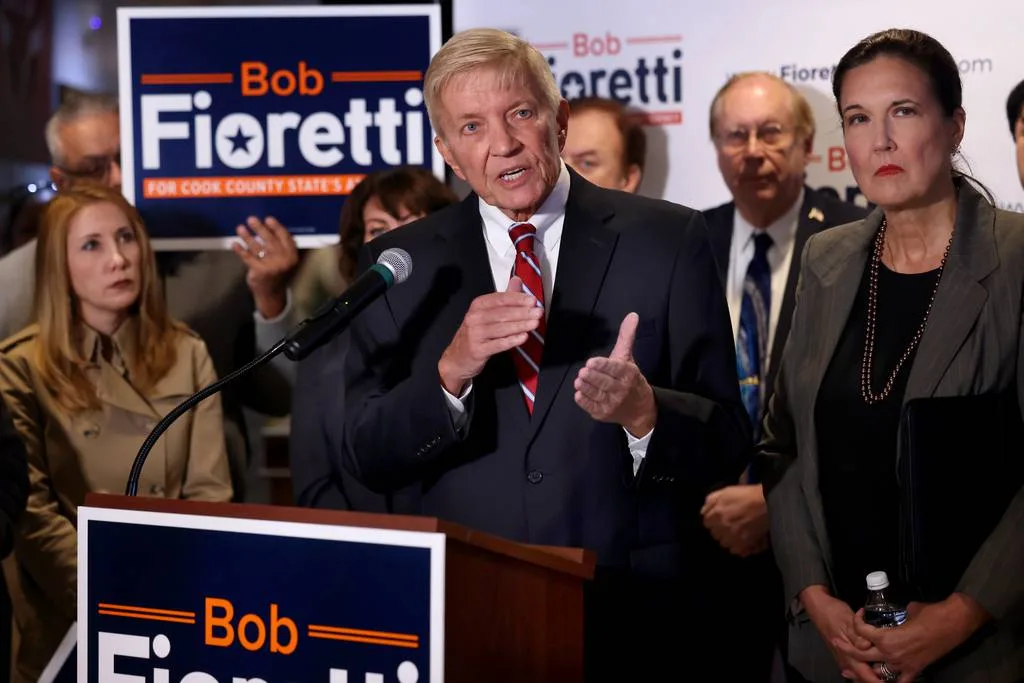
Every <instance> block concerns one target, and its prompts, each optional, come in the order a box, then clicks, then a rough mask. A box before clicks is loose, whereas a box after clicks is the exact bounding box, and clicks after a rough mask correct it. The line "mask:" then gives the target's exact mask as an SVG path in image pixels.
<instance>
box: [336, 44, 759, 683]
mask: <svg viewBox="0 0 1024 683" xmlns="http://www.w3.org/2000/svg"><path fill="white" fill-rule="evenodd" d="M425 97H426V103H427V109H428V113H429V116H430V119H431V123H432V124H433V126H434V130H435V132H436V138H435V144H436V146H437V149H438V150H439V151H440V153H441V154H442V155H443V157H444V159H445V161H446V162H447V163H448V165H449V166H451V168H452V169H453V170H454V172H455V173H456V175H458V176H459V177H460V178H462V179H463V180H465V181H466V182H467V183H468V184H469V185H470V187H471V188H472V189H473V193H472V194H471V195H470V196H469V197H468V198H467V199H466V200H465V201H463V202H462V203H461V204H459V205H456V206H453V207H451V208H450V209H445V210H443V211H440V212H438V213H435V214H432V215H430V216H428V217H426V218H424V219H422V220H420V221H417V222H416V223H413V224H410V225H409V226H407V227H405V228H403V229H402V230H399V231H395V232H393V233H388V234H387V235H383V236H381V237H379V238H377V239H376V240H374V241H373V242H371V243H369V244H368V245H367V246H366V247H365V248H364V253H363V267H364V268H365V267H366V266H367V265H368V264H369V263H372V262H373V261H375V260H376V258H377V256H378V255H379V254H380V253H381V252H382V251H384V250H385V249H389V248H392V247H401V248H402V249H405V250H406V251H408V252H409V254H410V255H411V256H412V259H413V261H414V268H413V273H412V276H411V277H410V279H409V282H407V283H405V284H403V285H401V286H398V287H395V288H394V289H392V290H389V292H388V293H387V294H386V295H385V297H384V298H383V299H381V300H378V301H377V302H375V303H374V304H372V305H371V306H369V307H368V308H367V309H366V310H365V312H364V313H363V314H362V316H361V317H360V318H358V319H357V320H356V321H355V322H354V324H353V327H352V328H351V332H352V347H351V349H350V352H349V355H348V358H347V368H346V389H345V391H346V396H347V397H348V402H347V405H346V415H345V424H344V441H345V444H346V446H345V452H344V453H343V454H341V455H342V457H341V460H342V462H341V463H340V464H341V465H342V466H344V467H346V468H348V469H349V470H350V471H351V472H352V473H353V474H354V475H355V476H356V477H357V478H359V479H360V480H361V481H362V482H363V483H364V484H366V485H367V486H368V487H370V488H372V489H375V490H377V491H381V492H390V491H395V490H398V489H399V488H402V487H407V486H413V487H415V488H416V489H417V490H418V491H419V492H420V493H421V495H420V497H419V502H418V503H417V504H416V509H412V510H407V511H405V512H413V513H418V514H425V515H431V516H437V517H441V518H444V519H447V520H451V521H454V522H458V523H461V524H465V525H467V526H470V527H473V528H475V529H478V530H481V531H484V532H487V533H491V534H496V535H499V536H503V537H505V538H509V539H512V540H515V541H521V542H525V543H534V544H542V545H556V546H577V547H579V546H582V547H585V548H588V549H590V550H593V551H594V552H595V553H596V555H597V560H598V569H597V575H596V578H595V580H594V582H593V584H592V585H591V586H590V587H589V590H588V594H587V599H586V625H587V633H586V638H587V640H586V660H587V671H588V677H589V678H590V679H591V680H598V679H599V680H622V681H640V680H654V679H655V678H656V677H659V676H663V675H664V674H665V673H666V672H667V671H672V670H675V671H687V672H688V673H692V674H693V675H694V676H695V677H697V678H703V677H704V676H705V675H707V676H711V675H715V676H721V675H722V674H723V672H724V674H725V676H726V677H728V672H729V666H730V660H734V659H735V657H733V656H732V655H731V652H732V650H733V648H734V644H733V643H729V642H728V636H727V630H726V629H727V628H728V623H729V620H730V619H731V615H728V614H723V611H722V610H720V609H719V607H720V605H721V603H720V599H721V598H722V597H723V592H724V591H725V590H726V587H723V586H718V585H717V582H716V567H717V563H718V562H719V560H721V559H723V558H724V556H725V553H724V551H722V550H721V549H720V548H718V547H717V546H716V544H715V543H714V541H713V540H712V539H711V538H710V536H709V535H708V534H707V532H706V531H705V530H704V529H702V527H701V518H700V507H701V502H702V501H703V498H704V496H705V495H706V494H707V493H708V492H709V491H710V490H712V489H713V488H715V487H716V486H719V485H720V484H721V483H723V482H728V481H733V480H735V479H736V478H737V477H738V476H739V474H740V472H741V471H742V470H743V469H744V467H745V466H746V457H747V451H748V447H749V439H750V432H749V424H748V422H747V418H746V415H745V413H744V411H743V406H742V404H741V402H740V399H739V391H738V380H737V377H736V368H735V357H734V353H733V342H732V334H731V332H730V326H729V313H728V309H727V307H726V302H725V297H724V295H723V292H722V287H721V284H720V280H719V278H718V276H717V274H716V271H715V264H714V259H713V258H712V254H711V246H710V243H709V240H708V234H707V228H706V226H705V224H704V220H703V218H702V217H701V215H700V214H699V213H698V212H696V211H693V210H691V209H688V208H685V207H682V206H678V205H674V204H670V203H667V202H663V201H657V200H652V199H647V198H643V197H639V196H636V195H630V194H626V193H622V192H614V191H610V190H605V189H601V188H598V187H596V186H594V185H592V184H591V183H589V182H588V181H586V180H585V179H583V178H582V177H581V176H579V175H577V174H576V173H575V172H573V171H570V170H569V169H568V168H567V167H566V166H565V164H564V163H563V162H562V160H561V159H560V157H559V152H560V150H561V148H562V146H563V144H564V141H565V137H566V130H567V126H568V122H569V109H568V105H567V103H566V101H565V100H564V99H562V97H561V96H560V94H559V92H558V89H557V87H556V85H555V82H554V78H553V77H552V74H551V71H550V68H549V67H548V64H547V62H546V60H545V59H544V57H543V55H541V54H540V53H539V52H538V51H537V50H536V49H535V48H533V47H532V46H530V45H529V44H528V43H526V42H525V41H523V40H521V39H519V38H517V37H515V36H513V35H510V34H508V33H504V32H501V31H496V30H491V29H475V30H471V31H466V32H464V33H460V34H458V35H456V36H455V37H454V38H452V39H451V40H450V41H449V42H448V43H447V44H446V45H445V46H444V47H442V48H441V50H440V51H439V52H438V53H437V54H436V55H435V57H434V59H433V61H432V62H431V64H430V67H429V69H428V70H427V74H426V80H425ZM340 428H341V427H339V429H340ZM400 512H402V511H400ZM687 622H690V623H687ZM507 664H508V665H509V666H513V667H514V663H513V662H508V663H507ZM506 673H508V674H509V676H512V673H510V672H507V671H506Z"/></svg>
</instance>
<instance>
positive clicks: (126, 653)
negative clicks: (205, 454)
mask: <svg viewBox="0 0 1024 683" xmlns="http://www.w3.org/2000/svg"><path fill="white" fill-rule="evenodd" d="M78 540H79V565H78V567H79V575H78V646H77V649H78V653H77V654H78V680H79V681H80V682H82V683H86V682H93V681H95V682H100V681H120V682H121V683H143V682H144V681H162V682H164V683H178V682H179V681H188V683H231V682H232V681H250V682H255V681H260V682H262V683H313V682H317V683H364V682H365V683H371V682H373V683H428V682H431V683H432V682H440V681H442V680H444V672H443V661H442V657H443V651H444V627H443V623H444V592H443V591H444V583H443V582H444V535H443V534H434V533H419V532H407V531H391V530H381V529H370V528H358V527H342V526H329V525H320V524H302V523H294V522H277V521H267V520H250V519H231V518H224V517H206V516H196V515H181V514H169V513H157V512H145V511H128V510H114V509H107V508H91V507H82V508H79V527H78Z"/></svg>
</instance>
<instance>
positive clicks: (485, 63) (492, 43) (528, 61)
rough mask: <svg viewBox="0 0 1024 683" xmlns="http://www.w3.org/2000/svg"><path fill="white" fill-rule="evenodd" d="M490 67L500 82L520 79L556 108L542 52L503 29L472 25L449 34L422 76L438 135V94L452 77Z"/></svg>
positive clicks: (551, 78) (555, 89)
mask: <svg viewBox="0 0 1024 683" xmlns="http://www.w3.org/2000/svg"><path fill="white" fill-rule="evenodd" d="M483 68H491V69H494V70H496V71H497V74H498V81H499V83H500V84H501V85H502V86H508V85H511V84H513V83H523V82H525V83H526V84H527V85H530V86H535V87H537V88H538V89H539V90H540V94H541V95H542V96H543V98H544V100H545V101H546V102H547V104H548V106H550V107H551V111H552V112H557V111H558V106H559V104H560V103H561V101H562V95H561V93H560V92H558V86H557V85H555V77H554V74H552V73H551V67H550V66H548V62H547V60H546V59H545V58H544V55H542V54H541V53H540V51H538V50H537V48H535V47H533V46H532V45H530V44H529V43H528V42H526V41H525V40H523V39H522V38H519V37H518V36H514V35H512V34H511V33H506V32H505V31H499V30H497V29H493V28H474V29H470V30H468V31H463V32H461V33H458V34H456V35H455V36H453V37H452V38H451V39H450V40H449V41H448V42H447V43H445V44H444V46H443V47H442V48H441V49H440V50H438V52H437V54H436V55H434V58H433V59H432V60H430V66H429V67H428V68H427V73H426V76H425V77H424V79H423V96H424V98H425V99H426V102H427V116H428V117H430V125H431V126H433V128H434V130H435V131H436V132H437V134H438V135H440V134H441V133H440V128H439V127H438V125H437V124H438V121H437V113H438V110H439V109H441V108H443V106H444V105H443V104H442V103H441V95H442V94H443V93H444V90H445V89H446V88H447V87H448V86H449V85H450V84H451V82H452V80H454V79H455V78H458V77H459V76H462V75H465V74H468V73H470V72H472V71H475V70H478V69H483Z"/></svg>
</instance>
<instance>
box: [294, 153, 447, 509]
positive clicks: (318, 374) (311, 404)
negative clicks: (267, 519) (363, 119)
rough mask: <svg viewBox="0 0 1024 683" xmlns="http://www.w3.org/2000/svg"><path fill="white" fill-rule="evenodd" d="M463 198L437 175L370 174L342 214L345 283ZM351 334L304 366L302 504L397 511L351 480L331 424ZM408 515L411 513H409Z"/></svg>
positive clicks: (297, 411)
mask: <svg viewBox="0 0 1024 683" xmlns="http://www.w3.org/2000/svg"><path fill="white" fill-rule="evenodd" d="M457 201H458V199H457V197H456V196H455V193H454V192H452V190H451V189H450V188H449V187H448V186H447V185H445V184H444V183H442V182H441V181H440V180H438V179H437V178H436V177H435V176H434V175H433V174H432V173H431V172H430V171H428V170H427V169H424V168H417V167H400V168H395V169H389V170H386V171H378V172H376V173H371V174H369V175H367V176H366V178H364V179H363V181H362V182H361V183H359V185H357V186H356V188H355V189H354V190H353V191H352V194H350V195H349V197H348V199H346V200H345V205H344V206H343V207H342V210H341V243H340V259H339V260H338V262H337V268H338V270H339V271H340V273H341V276H342V280H343V281H344V282H346V283H351V282H353V281H354V280H355V278H356V263H357V261H358V256H359V250H360V249H361V248H362V246H363V244H365V243H366V242H369V241H370V240H372V239H374V238H375V237H377V236H379V235H382V234H383V233H385V232H388V231H389V230H394V229H395V228H398V227H400V226H403V225H405V224H407V223H411V222H413V221H415V220H417V219H419V218H422V217H424V216H426V215H427V214H430V213H433V212H435V211H439V210H441V209H443V208H445V207H448V206H451V205H453V204H455V203H456V202H457ZM347 345H348V337H347V335H345V334H341V335H339V336H338V337H336V338H335V339H334V340H333V341H332V342H330V343H329V344H326V345H325V346H323V347H322V348H320V349H318V350H317V351H315V352H314V353H313V354H311V355H310V356H309V357H308V358H306V359H305V360H303V361H302V362H301V363H300V364H299V369H298V377H297V379H296V386H295V392H294V394H293V396H294V397H295V398H294V401H293V404H292V417H291V436H290V444H289V449H288V450H289V454H290V458H291V468H292V487H293V491H294V493H295V500H296V503H297V504H299V505H302V506H305V507H318V508H335V509H342V510H359V511H362V512H394V511H396V510H395V509H394V499H393V497H392V496H380V495H377V494H374V493H372V492H370V491H369V490H367V489H366V488H364V487H363V486H362V485H360V484H359V483H358V482H356V481H355V480H354V479H353V478H352V477H350V476H347V475H346V474H345V473H344V472H343V470H342V469H341V466H340V464H338V465H335V462H336V459H335V457H334V456H335V455H338V456H340V453H341V444H340V443H335V442H334V439H333V438H332V434H333V433H335V432H336V431H337V430H328V429H327V428H326V427H327V425H329V424H333V423H337V424H340V423H341V421H342V410H343V405H344V396H343V394H342V387H343V386H344V383H343V382H342V375H341V373H342V368H343V367H344V364H345V363H344V359H345V349H346V347H347ZM401 511H403V512H410V511H411V510H408V509H404V510H401Z"/></svg>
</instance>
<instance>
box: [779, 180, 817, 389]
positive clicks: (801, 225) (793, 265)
mask: <svg viewBox="0 0 1024 683" xmlns="http://www.w3.org/2000/svg"><path fill="white" fill-rule="evenodd" d="M816 199H817V194H816V193H815V192H814V191H813V190H811V189H810V188H805V189H804V203H803V206H801V207H800V215H799V220H798V221H797V226H796V235H794V237H793V257H792V258H791V259H790V261H789V273H788V274H787V275H786V288H785V290H784V291H783V293H782V307H781V308H780V309H779V320H778V323H777V324H776V326H775V336H774V337H773V339H772V356H771V360H770V361H769V364H768V376H767V377H766V378H765V380H766V381H767V383H768V390H769V391H770V390H771V388H772V387H773V386H774V383H775V375H776V374H777V372H778V369H779V363H781V362H782V351H783V349H784V348H785V346H786V338H787V337H788V336H789V327H790V324H791V323H792V322H793V309H794V308H795V307H796V286H797V284H798V283H799V281H800V257H801V256H802V255H803V253H804V245H806V244H807V240H808V239H809V238H810V236H811V235H813V234H814V233H816V232H818V231H819V230H821V229H822V227H824V221H825V214H824V211H823V209H822V208H821V207H820V206H818V203H817V202H816V201H815V200H816Z"/></svg>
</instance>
